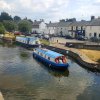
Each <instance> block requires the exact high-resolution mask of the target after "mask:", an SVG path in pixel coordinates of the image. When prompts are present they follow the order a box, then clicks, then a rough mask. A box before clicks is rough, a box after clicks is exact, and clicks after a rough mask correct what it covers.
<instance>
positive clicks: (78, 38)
mask: <svg viewBox="0 0 100 100" xmlns="http://www.w3.org/2000/svg"><path fill="white" fill-rule="evenodd" d="M76 39H77V40H81V41H85V40H87V38H86V37H84V36H82V35H79V36H78V37H77V38H76Z"/></svg>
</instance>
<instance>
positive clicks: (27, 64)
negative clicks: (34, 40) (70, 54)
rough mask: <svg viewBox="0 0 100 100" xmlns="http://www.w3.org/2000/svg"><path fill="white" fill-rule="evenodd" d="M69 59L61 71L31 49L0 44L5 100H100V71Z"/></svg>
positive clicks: (1, 86)
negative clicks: (38, 58)
mask: <svg viewBox="0 0 100 100" xmlns="http://www.w3.org/2000/svg"><path fill="white" fill-rule="evenodd" d="M68 62H69V64H70V66H69V68H68V69H67V70H65V71H63V72H60V71H56V70H53V69H50V68H48V67H47V66H45V65H43V64H41V63H40V62H38V61H36V60H35V59H34V58H33V57H32V51H29V50H26V49H24V48H21V47H18V46H14V45H11V44H9V45H8V44H3V45H0V91H1V92H2V94H3V97H4V99H5V100H100V74H99V73H93V72H91V71H89V70H86V69H84V68H82V67H81V66H80V65H78V64H77V63H76V62H74V61H73V60H71V59H70V58H68Z"/></svg>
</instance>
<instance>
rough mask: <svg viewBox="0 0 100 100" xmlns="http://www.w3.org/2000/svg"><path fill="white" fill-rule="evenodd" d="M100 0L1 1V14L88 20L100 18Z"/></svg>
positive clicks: (50, 18)
mask: <svg viewBox="0 0 100 100" xmlns="http://www.w3.org/2000/svg"><path fill="white" fill-rule="evenodd" d="M99 5H100V0H95V1H91V0H84V1H83V0H57V1H56V0H0V12H1V11H7V12H8V13H10V14H11V15H13V16H14V15H19V16H21V17H22V18H24V17H28V18H32V19H33V20H34V19H41V18H44V19H47V20H53V21H57V20H59V19H61V18H70V17H76V18H77V19H82V18H85V19H88V18H89V17H90V16H91V15H95V16H99V15H100V12H99V9H100V6H99Z"/></svg>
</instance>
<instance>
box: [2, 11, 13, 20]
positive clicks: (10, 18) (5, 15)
mask: <svg viewBox="0 0 100 100" xmlns="http://www.w3.org/2000/svg"><path fill="white" fill-rule="evenodd" d="M3 20H13V19H12V17H11V16H10V15H9V14H8V13H6V12H1V15H0V21H3Z"/></svg>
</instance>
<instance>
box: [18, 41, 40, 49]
mask: <svg viewBox="0 0 100 100" xmlns="http://www.w3.org/2000/svg"><path fill="white" fill-rule="evenodd" d="M16 44H17V45H20V46H22V47H25V48H36V47H39V44H33V45H31V44H25V43H22V42H18V41H16Z"/></svg>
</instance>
